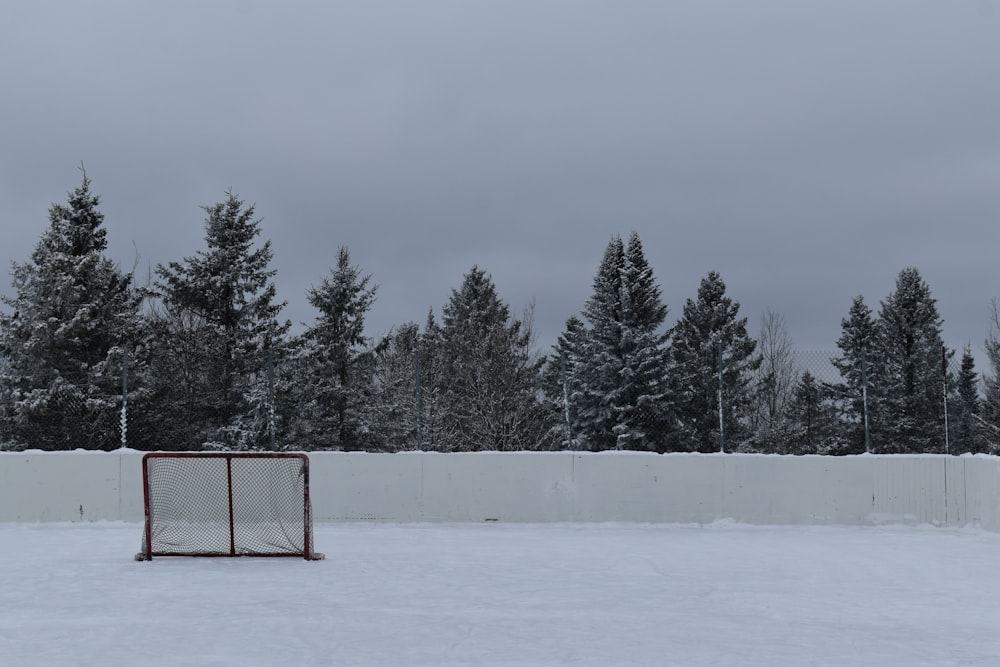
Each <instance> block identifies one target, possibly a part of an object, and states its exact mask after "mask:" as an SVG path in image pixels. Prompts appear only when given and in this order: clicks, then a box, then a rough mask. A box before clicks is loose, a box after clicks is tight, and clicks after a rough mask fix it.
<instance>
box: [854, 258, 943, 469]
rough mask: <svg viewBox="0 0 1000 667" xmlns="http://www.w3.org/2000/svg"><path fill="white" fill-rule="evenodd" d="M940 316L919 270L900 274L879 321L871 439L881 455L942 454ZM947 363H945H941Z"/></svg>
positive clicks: (941, 345)
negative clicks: (875, 396)
mask: <svg viewBox="0 0 1000 667" xmlns="http://www.w3.org/2000/svg"><path fill="white" fill-rule="evenodd" d="M941 323H942V320H941V317H940V316H939V315H938V311H937V305H936V300H935V299H934V298H933V297H932V296H931V291H930V288H929V287H928V286H927V283H925V282H924V281H923V279H922V278H921V277H920V273H919V272H918V271H917V269H916V268H914V267H908V268H905V269H903V270H902V271H900V273H899V276H898V277H897V279H896V289H895V291H894V292H893V293H892V294H890V295H889V297H888V298H887V299H886V300H885V301H883V302H882V309H881V311H880V312H879V318H878V323H877V324H878V326H877V332H878V342H879V352H880V363H879V364H878V366H877V370H878V381H877V382H874V383H872V386H873V388H874V390H875V391H876V393H877V394H878V396H879V398H880V399H881V400H880V401H879V403H878V404H877V407H878V408H879V410H878V411H876V412H873V420H872V439H873V442H874V443H875V446H876V450H877V451H881V452H943V451H944V443H945V435H944V396H943V391H944V382H945V377H944V375H943V373H944V371H943V368H942V366H943V365H945V366H946V365H947V360H948V359H950V358H951V357H952V356H953V355H954V351H952V350H948V351H947V352H945V353H944V354H945V358H944V360H942V351H943V350H944V349H945V348H944V343H943V342H942V339H941ZM942 361H944V363H942Z"/></svg>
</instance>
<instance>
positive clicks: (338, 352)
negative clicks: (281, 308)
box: [300, 247, 377, 451]
mask: <svg viewBox="0 0 1000 667" xmlns="http://www.w3.org/2000/svg"><path fill="white" fill-rule="evenodd" d="M370 283H371V276H370V275H364V276H363V275H361V271H360V269H359V268H358V267H356V266H353V265H352V264H351V255H350V252H349V251H348V249H347V248H346V247H342V248H340V250H339V251H338V253H337V266H336V268H334V269H333V270H332V271H331V272H330V275H329V276H328V277H325V278H323V280H322V281H321V282H320V284H319V286H318V287H313V288H310V289H309V290H308V291H307V292H306V296H307V297H308V299H309V303H310V304H311V305H312V306H313V307H314V308H316V310H318V311H319V313H320V314H319V316H318V317H317V318H316V322H315V323H314V324H313V325H312V326H310V327H309V328H308V329H306V331H305V332H304V333H303V334H302V338H303V341H304V350H305V354H306V356H307V364H306V369H305V376H304V377H302V378H301V388H302V391H303V393H302V403H301V405H302V408H303V409H302V411H301V413H300V418H301V419H305V420H307V421H308V422H310V430H311V432H312V433H313V434H314V435H315V436H316V437H315V438H313V439H312V440H311V441H310V442H303V443H300V445H301V446H303V447H305V448H307V449H340V450H344V451H351V450H358V449H364V448H365V447H366V445H368V444H370V443H369V439H368V433H369V428H368V425H367V423H366V420H365V416H366V415H365V412H366V405H367V404H368V399H369V396H370V395H371V392H372V373H373V369H374V361H375V350H374V349H373V343H372V340H371V339H370V338H368V337H367V336H365V331H364V325H365V315H366V314H367V313H368V311H369V310H370V309H371V306H372V304H373V303H374V301H375V292H376V289H377V286H375V285H371V284H370Z"/></svg>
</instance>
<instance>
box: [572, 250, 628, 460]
mask: <svg viewBox="0 0 1000 667" xmlns="http://www.w3.org/2000/svg"><path fill="white" fill-rule="evenodd" d="M624 273H625V244H624V243H623V242H622V239H621V237H620V236H618V235H615V236H614V237H612V239H611V242H610V243H608V246H607V248H605V250H604V256H603V257H602V258H601V263H600V266H599V267H598V269H597V275H596V276H594V287H593V294H592V295H591V296H590V298H589V299H588V300H587V303H586V306H585V307H584V310H583V316H584V318H586V320H587V322H589V324H590V327H589V329H588V330H587V336H586V340H585V341H584V342H583V344H582V345H578V346H577V347H578V351H577V354H578V355H579V359H578V360H573V361H572V363H573V365H577V364H579V365H580V366H581V369H580V370H581V372H580V379H581V386H580V389H579V391H578V393H577V394H576V395H575V396H574V397H573V398H574V400H573V407H574V408H575V411H576V420H575V421H576V426H577V429H578V432H579V436H578V437H580V438H581V440H582V441H583V442H584V443H585V445H586V447H587V448H588V449H590V450H592V451H600V450H605V449H614V448H615V447H616V445H617V436H616V434H615V427H616V426H617V425H618V417H619V414H620V411H619V410H618V408H619V406H621V405H622V404H623V403H624V398H623V393H624V392H623V387H622V381H621V380H622V370H623V362H622V358H623V356H624V350H623V349H622V321H623V318H624V313H623V309H622V295H623V289H622V281H623V277H624Z"/></svg>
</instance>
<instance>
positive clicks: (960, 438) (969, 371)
mask: <svg viewBox="0 0 1000 667" xmlns="http://www.w3.org/2000/svg"><path fill="white" fill-rule="evenodd" d="M955 384H956V392H955V395H954V396H953V397H952V399H951V400H950V403H949V408H950V409H949V413H950V414H949V417H948V419H949V422H950V426H949V429H948V430H949V431H950V436H949V441H950V442H949V451H950V452H951V453H952V454H963V453H977V452H989V447H988V446H987V445H986V441H985V439H984V438H983V434H982V431H983V427H982V426H981V424H980V421H979V420H980V400H979V386H978V385H979V376H978V373H977V372H976V360H975V358H974V357H973V356H972V350H971V349H970V347H969V346H968V345H966V346H965V349H963V350H962V360H961V365H960V367H959V371H958V378H957V380H956V383H955Z"/></svg>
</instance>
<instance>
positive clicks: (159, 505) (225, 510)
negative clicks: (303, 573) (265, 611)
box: [135, 452, 323, 560]
mask: <svg viewBox="0 0 1000 667" xmlns="http://www.w3.org/2000/svg"><path fill="white" fill-rule="evenodd" d="M142 486H143V497H144V502H145V507H146V523H145V530H144V533H143V539H142V549H141V551H140V552H139V553H138V554H136V556H135V557H136V560H150V559H152V558H153V557H154V556H298V557H300V558H305V559H307V560H319V559H321V558H323V555H322V554H317V553H316V552H315V551H313V531H312V509H311V506H310V503H309V458H308V457H307V456H306V455H305V454H285V453H281V454H278V453H271V452H176V453H175V452H153V453H150V454H146V455H145V456H143V457H142Z"/></svg>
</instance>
